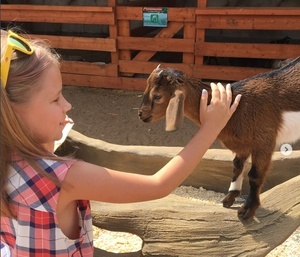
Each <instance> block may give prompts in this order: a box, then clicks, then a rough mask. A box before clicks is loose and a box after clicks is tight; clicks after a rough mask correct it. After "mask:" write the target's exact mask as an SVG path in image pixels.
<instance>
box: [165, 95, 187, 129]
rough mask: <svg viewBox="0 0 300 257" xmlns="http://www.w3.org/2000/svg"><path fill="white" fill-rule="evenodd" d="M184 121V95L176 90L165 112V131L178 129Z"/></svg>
mask: <svg viewBox="0 0 300 257" xmlns="http://www.w3.org/2000/svg"><path fill="white" fill-rule="evenodd" d="M183 119H184V94H183V92H182V91H181V90H176V91H175V94H174V97H172V98H171V100H170V102H169V105H168V107H167V111H166V131H175V130H177V129H179V128H180V126H181V125H182V123H183Z"/></svg>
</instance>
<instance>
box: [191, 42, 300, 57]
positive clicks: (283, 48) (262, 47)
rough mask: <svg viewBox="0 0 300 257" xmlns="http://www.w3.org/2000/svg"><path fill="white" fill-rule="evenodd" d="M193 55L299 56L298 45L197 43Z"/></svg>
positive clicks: (299, 46) (299, 47)
mask: <svg viewBox="0 0 300 257" xmlns="http://www.w3.org/2000/svg"><path fill="white" fill-rule="evenodd" d="M195 55H200V56H218V57H248V58H266V59H288V58H295V57H297V56H299V55H300V45H293V44H250V43H224V42H222V43H221V42H218V43H215V42H199V43H196V44H195Z"/></svg>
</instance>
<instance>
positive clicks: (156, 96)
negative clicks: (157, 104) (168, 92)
mask: <svg viewBox="0 0 300 257" xmlns="http://www.w3.org/2000/svg"><path fill="white" fill-rule="evenodd" d="M153 98H154V100H159V99H161V95H154V96H153Z"/></svg>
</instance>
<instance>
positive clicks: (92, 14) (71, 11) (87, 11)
mask: <svg viewBox="0 0 300 257" xmlns="http://www.w3.org/2000/svg"><path fill="white" fill-rule="evenodd" d="M1 20H2V21H15V22H21V21H22V22H51V23H74V24H75V23H83V24H107V25H113V24H115V18H114V12H113V8H112V7H104V6H93V7H92V6H54V5H14V4H12V5H10V4H9V5H6V4H1Z"/></svg>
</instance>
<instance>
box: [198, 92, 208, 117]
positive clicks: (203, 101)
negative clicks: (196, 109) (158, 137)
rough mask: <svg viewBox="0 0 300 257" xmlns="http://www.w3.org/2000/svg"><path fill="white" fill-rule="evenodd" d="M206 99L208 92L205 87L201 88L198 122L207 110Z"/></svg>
mask: <svg viewBox="0 0 300 257" xmlns="http://www.w3.org/2000/svg"><path fill="white" fill-rule="evenodd" d="M207 100H208V93H207V91H206V90H205V89H203V90H202V94H201V101H200V123H202V121H203V119H204V117H205V113H206V110H207Z"/></svg>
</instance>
